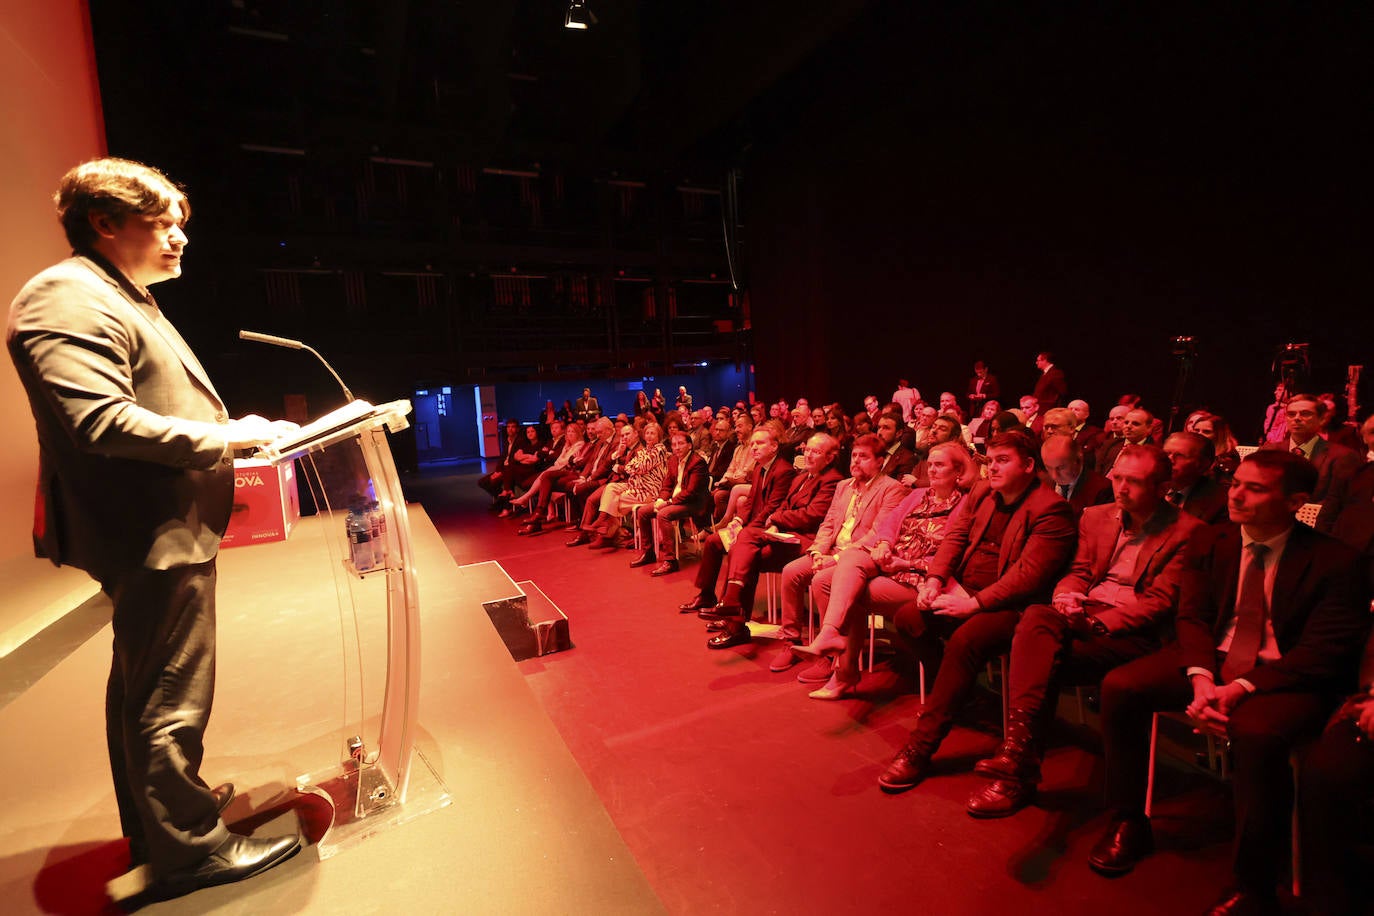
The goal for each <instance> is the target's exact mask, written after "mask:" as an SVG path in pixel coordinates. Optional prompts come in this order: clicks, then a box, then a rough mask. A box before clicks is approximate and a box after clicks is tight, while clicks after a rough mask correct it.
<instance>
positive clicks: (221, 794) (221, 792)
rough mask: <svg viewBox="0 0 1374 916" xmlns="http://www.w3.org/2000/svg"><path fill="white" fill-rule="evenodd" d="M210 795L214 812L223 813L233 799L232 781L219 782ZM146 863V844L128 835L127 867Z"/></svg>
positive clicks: (136, 866)
mask: <svg viewBox="0 0 1374 916" xmlns="http://www.w3.org/2000/svg"><path fill="white" fill-rule="evenodd" d="M210 795H211V797H213V798H214V800H215V813H216V814H223V813H224V809H225V808H227V807H229V803H230V802H232V801H233V800H234V784H233V783H232V782H226V783H221V784H220V785H217V786H215V787H214V788H213V789H211V790H210ZM147 864H148V844H147V843H145V842H144V841H143V840H142V839H138V838H135V837H130V838H129V868H131V869H133V868H138V867H139V866H140V865H147Z"/></svg>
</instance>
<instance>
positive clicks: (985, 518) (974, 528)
mask: <svg viewBox="0 0 1374 916" xmlns="http://www.w3.org/2000/svg"><path fill="white" fill-rule="evenodd" d="M993 497H994V493H993V492H992V490H991V489H988V490H987V491H985V492H984V494H983V500H982V501H981V502H979V503H978V508H977V510H976V511H975V512H974V515H973V524H972V525H970V526H969V532H968V547H966V548H965V549H964V556H965V557H967V556H968V554H969V551H970V550H971V549H972V548H973V545H974V544H977V543H978V542H979V541H981V540H982V539H983V532H985V531H987V529H988V522H990V521H992V513H993V510H994V509H995V508H996V503H994V502H993Z"/></svg>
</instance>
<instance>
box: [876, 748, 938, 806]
mask: <svg viewBox="0 0 1374 916" xmlns="http://www.w3.org/2000/svg"><path fill="white" fill-rule="evenodd" d="M929 769H930V754H929V753H927V752H925V751H922V750H921V749H920V748H918V747H917V746H916V744H915V742H909V743H908V744H907V746H906V747H904V748H902V749H901V750H900V751H898V752H897V756H896V757H893V758H892V762H891V763H889V764H888V765H887V769H886V770H883V775H881V776H879V777H878V785H879V786H880V787H881V788H882V790H883V791H884V792H888V793H895V792H905V791H906V790H907V789H910V788H913V787H915V785H916V784H917V783H919V782H920V781H921V780H922V779H925V778H926V772H927V771H928V770H929Z"/></svg>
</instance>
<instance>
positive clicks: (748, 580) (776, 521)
mask: <svg viewBox="0 0 1374 916" xmlns="http://www.w3.org/2000/svg"><path fill="white" fill-rule="evenodd" d="M838 451H839V443H838V442H836V441H835V440H834V438H832V437H831V436H830V435H828V434H826V433H817V434H816V435H814V436H812V437H811V438H810V439H808V440H807V442H806V446H805V449H804V451H803V458H804V459H805V462H806V468H805V470H803V471H800V472H799V473H797V474H796V475H795V476H794V477H793V478H792V482H791V485H790V486H789V487H788V488H787V495H786V497H785V498H784V499H783V501H782V503H781V504H779V505H778V507H777V508H775V509H774V510H773V511H771V512H769V513H768V514H767V515H765V516H763V517H762V518H761V519H758V518H756V517H754V516H753V513H752V512H751V513H750V514H751V519H753V520H755V521H758V522H760V524H752V525H751V524H745V525H744V526H743V527H742V528H740V530H739V533H738V534H737V535H736V537H735V543H734V546H733V547H731V548H730V553H729V555H728V556H727V557H726V560H725V591H724V592H722V593H721V598H720V604H718V605H716V606H715V607H713V608H706V609H703V610H701V611H699V612H698V614H697V616H699V617H701V618H702V619H703V620H719V621H722V622H723V626H722V627H721V629H720V630H719V631H718V632H717V633H715V634H714V635H713V636H711V638H709V639H708V640H707V641H706V645H707V647H708V648H711V649H728V648H729V647H731V646H737V645H744V644H745V643H747V642H749V639H750V636H749V625H748V624H749V617H750V615H751V612H752V608H753V606H754V589H755V587H756V586H757V585H758V581H759V573H761V572H765V571H767V572H780V571H781V570H782V568H783V567H784V566H785V565H786V564H787V563H789V562H791V561H792V560H795V559H796V558H797V557H798V556H800V555H801V553H802V552H803V551H804V550H806V549H807V548H808V547H810V546H811V543H812V541H813V540H815V534H816V530H817V529H818V528H819V527H820V524H821V521H822V520H823V519H824V518H825V516H826V514H827V513H828V512H829V511H830V503H831V502H832V501H833V500H834V498H835V488H836V487H837V486H839V483H840V476H841V475H840V472H839V471H838V470H836V469H835V467H834V463H835V455H836V453H837V452H838ZM779 460H781V459H779ZM778 535H785V536H787V540H781V539H779V537H778ZM703 565H704V564H703Z"/></svg>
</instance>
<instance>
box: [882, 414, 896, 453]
mask: <svg viewBox="0 0 1374 916" xmlns="http://www.w3.org/2000/svg"><path fill="white" fill-rule="evenodd" d="M878 438H879V439H881V440H882V443H883V448H890V447H891V446H892V443H894V442H896V441H897V421H896V420H894V419H892V418H891V417H880V418H879V419H878Z"/></svg>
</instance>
